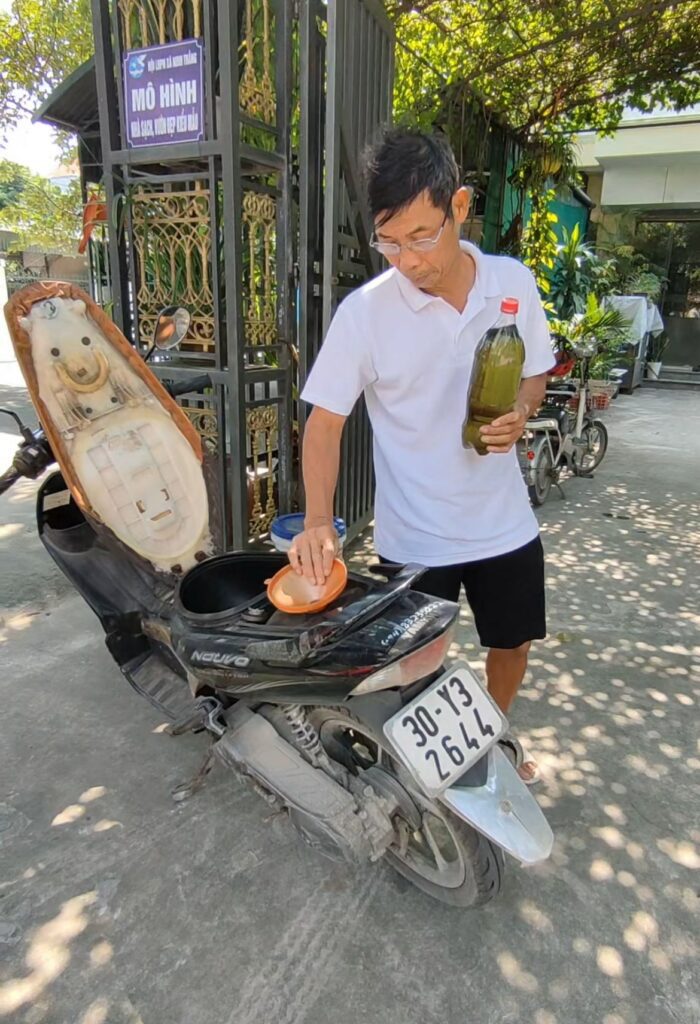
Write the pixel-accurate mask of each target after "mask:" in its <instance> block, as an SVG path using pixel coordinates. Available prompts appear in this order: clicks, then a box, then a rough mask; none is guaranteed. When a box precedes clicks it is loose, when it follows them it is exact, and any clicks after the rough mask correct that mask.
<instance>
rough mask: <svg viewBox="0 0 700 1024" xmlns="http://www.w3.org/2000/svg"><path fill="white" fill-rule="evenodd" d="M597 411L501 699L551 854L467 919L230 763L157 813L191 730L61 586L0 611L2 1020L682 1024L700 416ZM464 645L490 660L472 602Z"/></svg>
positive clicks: (699, 1007)
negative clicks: (541, 627)
mask: <svg viewBox="0 0 700 1024" xmlns="http://www.w3.org/2000/svg"><path fill="white" fill-rule="evenodd" d="M693 397H694V396H688V399H691V398H693ZM620 401H622V400H620ZM679 423H682V424H683V425H684V427H685V425H687V426H688V439H687V440H686V438H685V437H684V436H683V432H682V431H681V430H679ZM610 425H611V428H612V429H611V434H612V444H611V452H610V455H609V458H608V459H607V460H606V463H605V465H604V467H603V468H602V469H601V470H600V471H599V472H598V474H597V475H596V478H595V480H593V481H584V480H571V481H568V482H567V483H566V485H565V490H566V494H567V498H566V500H565V501H560V500H558V499H552V501H551V503H550V504H548V505H547V506H546V507H545V509H544V510H543V512H542V516H541V518H542V526H543V533H544V540H545V544H546V548H547V552H548V565H549V581H548V582H549V597H550V628H551V634H550V638H549V640H548V641H547V642H546V643H544V644H542V645H540V646H539V647H538V649H537V650H536V651H535V652H534V654H533V658H532V677H531V680H530V682H529V683H528V684H527V685H526V687H525V688H524V690H523V693H522V696H521V697H520V699H519V701H518V705H517V707H516V714H515V716H514V726H515V727H516V728H517V729H518V731H519V732H520V734H521V735H522V736H523V738H524V739H525V740H526V741H528V744H529V745H530V746H531V748H532V749H533V750H534V751H535V752H536V753H537V755H538V756H539V758H540V759H541V761H542V764H543V769H544V781H543V783H542V784H541V786H540V787H539V789H538V793H537V795H538V799H539V800H540V802H541V804H542V806H543V807H544V808H545V810H546V813H547V814H548V816H549V818H550V821H551V822H552V825H553V827H554V829H555V832H556V845H555V849H554V852H553V855H552V857H551V859H550V860H549V861H548V862H547V863H546V864H544V865H540V866H538V867H535V868H530V869H522V868H520V867H518V866H517V865H515V864H514V863H512V862H510V863H509V865H508V875H507V880H506V884H505V887H504V891H503V893H502V895H501V897H500V899H499V900H498V901H497V902H495V903H493V904H491V905H489V906H488V907H487V908H486V909H485V910H483V911H479V912H474V913H464V912H458V911H453V910H450V909H448V908H445V907H442V906H440V905H438V904H435V903H433V902H431V901H430V900H429V899H427V898H425V897H423V896H422V895H420V894H419V893H417V892H415V891H414V890H413V889H411V888H410V887H409V886H408V885H407V884H405V883H404V882H403V881H402V880H401V879H399V878H397V877H395V876H394V875H393V873H392V872H391V871H390V870H389V869H388V868H386V867H385V866H383V865H380V866H378V867H377V868H374V869H372V870H371V871H366V872H365V871H362V872H350V871H348V870H346V869H345V868H344V867H343V866H342V865H338V864H334V863H332V862H329V861H326V860H323V859H320V858H318V857H317V856H316V855H315V854H313V853H312V852H310V851H309V850H307V849H306V848H305V847H304V846H303V845H302V844H300V843H299V842H298V841H297V840H296V838H295V836H294V835H293V834H292V833H291V831H290V830H289V829H288V827H287V825H286V824H285V823H284V822H283V821H282V820H280V819H277V818H270V815H269V809H268V808H267V807H266V805H265V804H264V802H263V801H261V800H260V799H259V798H258V797H256V796H255V795H253V794H252V793H250V791H249V790H248V789H247V788H246V787H245V786H244V785H243V784H242V783H241V782H239V781H238V780H237V779H236V778H235V777H234V776H232V775H230V774H226V773H225V772H224V771H223V769H222V770H219V771H217V772H216V773H215V774H214V776H213V777H212V778H211V781H210V783H209V784H208V785H207V786H206V787H205V789H204V790H203V791H202V792H201V793H200V794H199V795H198V796H196V797H195V798H193V799H192V800H191V801H189V802H188V803H185V804H184V805H177V804H175V803H173V801H172V799H171V797H170V791H171V789H172V788H173V787H174V786H175V785H176V784H177V783H179V782H181V781H183V779H185V778H187V777H189V776H190V775H191V774H192V773H193V772H195V771H196V769H197V767H198V765H199V763H200V761H201V757H202V755H203V752H204V749H205V743H204V741H203V740H202V738H201V737H187V738H185V739H184V740H178V741H175V740H173V739H171V738H169V737H168V736H166V735H165V734H164V733H163V731H162V723H160V722H159V721H158V719H157V716H155V715H154V713H153V712H152V710H151V709H150V708H149V707H148V706H147V705H145V704H144V703H143V702H141V701H140V699H139V698H137V697H136V695H134V694H132V693H131V692H130V691H129V689H128V687H126V686H125V684H124V683H123V681H122V680H121V678H120V677H119V673H118V672H117V670H116V669H115V668H114V666H113V665H112V663H111V662H110V661H109V659H108V657H107V655H106V653H105V652H104V651H103V649H102V647H101V643H100V640H99V637H98V635H97V631H96V628H95V622H94V620H93V619H92V617H91V615H90V613H89V611H87V610H86V609H85V608H84V607H83V606H82V605H81V604H80V603H79V602H78V601H77V600H72V599H70V600H67V601H63V602H62V603H61V604H60V606H59V607H58V608H57V609H55V610H53V609H51V608H48V609H44V610H42V611H40V612H39V614H35V615H28V614H27V613H26V612H25V613H24V618H21V617H19V618H18V617H15V618H11V619H9V620H8V621H7V622H6V623H5V627H4V631H3V634H2V642H1V643H0V658H2V659H3V672H2V674H1V675H0V697H1V698H2V703H3V708H4V712H3V717H2V724H1V725H0V730H1V734H0V735H1V739H2V749H3V759H2V765H1V770H2V772H3V776H4V784H3V789H2V791H3V792H4V793H5V794H6V796H5V803H4V805H3V807H2V809H1V810H2V818H1V819H0V839H1V840H2V852H3V879H2V889H1V890H0V892H2V894H3V897H4V898H3V899H2V900H1V901H0V918H1V920H0V940H2V942H3V943H4V948H5V950H6V953H7V956H6V962H5V966H4V970H3V975H2V982H3V984H2V987H0V1012H2V1011H4V1012H6V1013H8V1014H9V1015H12V1016H14V1019H16V1020H18V1021H21V1022H22V1024H64V1022H65V1024H105V1022H107V1024H127V1022H128V1024H166V1022H167V1024H278V1022H281V1024H327V1021H328V1020H329V1019H332V1020H333V1022H334V1024H357V1021H362V1022H363V1024H418V1022H420V1024H472V1022H473V1024H477V1022H478V1024H695V1022H697V1020H698V1019H700V1002H699V1000H698V973H697V949H696V945H695V936H696V934H697V927H696V922H697V904H698V898H697V877H698V876H697V870H698V868H700V854H699V851H700V824H699V822H698V787H697V779H698V768H699V767H700V753H699V752H698V749H697V720H698V717H697V707H698V702H699V701H700V646H699V643H698V625H700V607H699V606H700V601H699V600H698V579H699V576H698V554H699V552H700V518H699V514H698V499H699V498H700V479H699V476H698V473H697V471H696V469H695V471H694V470H693V466H695V467H696V468H697V465H698V456H699V455H700V410H696V409H695V408H694V407H693V406H691V404H690V402H689V401H688V402H686V396H684V395H682V393H681V396H679V395H677V394H673V395H666V394H665V393H663V392H653V393H652V394H651V395H648V394H641V395H637V396H635V397H634V399H629V400H626V402H625V404H623V405H621V404H620V403H618V404H617V405H616V407H615V408H614V409H613V411H612V415H611V416H610ZM365 554H366V549H365V551H363V549H362V545H360V549H359V551H358V552H357V555H356V557H358V558H359V559H361V558H363V557H364V555H365ZM47 612H49V613H50V614H48V615H47ZM459 652H460V653H462V654H465V653H466V656H467V657H468V658H469V660H470V661H471V662H472V663H473V664H474V665H475V667H477V668H479V667H480V666H481V662H482V658H481V652H480V651H479V649H478V648H477V646H476V639H475V636H474V633H473V629H472V626H471V621H470V618H469V615H468V613H467V612H466V611H465V612H464V614H463V616H462V628H461V632H460V636H459Z"/></svg>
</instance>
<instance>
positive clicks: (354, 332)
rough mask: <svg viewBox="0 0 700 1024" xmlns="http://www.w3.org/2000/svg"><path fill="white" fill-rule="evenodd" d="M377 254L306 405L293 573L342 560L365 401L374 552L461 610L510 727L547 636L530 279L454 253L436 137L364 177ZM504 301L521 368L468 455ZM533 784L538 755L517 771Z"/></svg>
mask: <svg viewBox="0 0 700 1024" xmlns="http://www.w3.org/2000/svg"><path fill="white" fill-rule="evenodd" d="M367 184H368V196H369V206H370V212H371V214H372V217H373V218H374V227H375V232H374V236H373V239H372V245H373V246H374V248H375V249H377V250H379V252H381V253H382V254H383V255H384V256H385V257H386V259H387V260H388V262H389V263H390V264H391V269H390V270H388V271H387V272H386V273H384V274H382V275H381V276H379V277H377V278H375V279H374V280H372V281H370V282H368V283H367V284H366V285H364V286H363V287H362V288H359V289H358V290H357V291H355V292H353V293H352V294H351V295H349V296H348V298H346V299H345V301H344V302H343V303H342V304H341V305H340V306H339V308H338V310H337V312H336V315H335V317H334V319H333V322H332V323H331V325H330V329H329V331H328V335H327V337H326V340H325V342H324V344H323V346H322V349H321V351H320V353H319V356H318V358H317V361H316V363H315V365H314V367H313V369H312V371H311V373H310V375H309V378H308V381H307V383H306V387H305V389H304V391H303V394H302V398H303V400H304V401H306V402H309V403H310V404H312V405H313V406H314V409H313V411H312V413H311V415H310V417H309V420H308V423H307V427H306V432H305V435H304V448H303V473H304V485H305V489H306V514H305V529H304V532H303V533H302V534H300V535H299V536H298V537H297V539H296V540H295V542H294V544H293V546H292V549H291V551H290V553H289V557H290V561H291V563H292V566H293V567H294V568H295V569H296V571H297V572H299V573H302V572H303V573H305V574H306V575H307V576H309V577H310V578H312V579H315V580H316V581H317V582H323V580H324V579H325V577H326V576H327V575H328V573H329V571H330V566H331V563H332V560H333V557H334V554H335V543H336V537H335V533H334V530H333V498H334V493H335V488H336V483H337V478H338V466H339V460H340V441H341V435H342V432H343V425H344V423H345V420H346V418H347V416H348V415H349V414H350V412H351V411H352V408H353V406H354V404H355V402H356V401H357V399H358V398H359V396H360V395H361V394H362V393H364V395H365V399H366V402H367V409H368V412H369V416H370V419H371V421H372V427H373V432H374V465H375V474H376V481H377V494H376V502H375V545H376V549H377V553H378V555H379V557H380V558H381V559H383V560H385V561H391V562H398V563H407V562H418V563H420V564H422V565H426V566H428V567H429V568H428V571H427V572H426V574H425V576H424V577H423V578H422V579H421V581H420V583H419V587H420V590H421V591H423V592H425V593H427V594H430V595H433V596H435V597H441V598H444V599H446V600H450V601H458V600H459V597H460V592H461V588H462V586H464V588H465V591H466V595H467V600H468V601H469V604H470V606H471V609H472V612H473V614H474V619H475V624H476V628H477V631H478V633H479V638H480V640H481V643H482V645H483V646H485V647H487V648H489V650H488V655H487V659H486V673H487V681H488V688H489V692H490V693H491V695H492V697H493V699H494V700H495V701H496V703H497V704H498V705H499V707H501V708H502V710H503V711H504V712H507V711H508V709H509V708H510V705H511V703H512V701H513V698H514V697H515V694H516V691H517V689H518V687H519V686H520V683H521V682H522V679H523V677H524V675H525V670H526V668H527V657H528V651H529V648H530V643H531V641H532V640H536V639H541V638H543V637H544V636H545V634H546V627H545V601H544V558H543V553H542V545H541V542H540V539H539V531H538V527H537V522H536V520H535V517H534V515H533V513H532V510H531V508H530V504H529V501H528V497H527V491H526V488H525V485H524V483H523V480H522V477H521V474H520V471H519V467H518V461H517V455H516V452H515V449H514V445H515V443H516V441H517V440H518V439H519V438H520V437H521V436H522V434H523V430H524V428H525V423H526V422H527V420H528V418H529V417H530V416H531V415H532V414H533V413H534V412H535V410H536V409H537V408H538V406H539V405H540V403H541V402H542V399H543V397H544V390H545V379H546V373H547V371H548V370H549V369H550V368H551V367H552V366H553V364H554V357H553V354H552V348H551V344H550V340H549V332H548V329H547V321H546V318H545V315H544V311H543V309H542V305H541V303H540V300H539V296H538V292H537V287H536V285H535V280H534V278H533V276H532V274H531V273H530V271H529V270H528V269H527V268H526V267H524V266H523V265H522V264H521V263H518V262H517V261H516V260H514V259H510V258H508V257H504V256H487V255H485V254H483V253H481V252H480V251H479V250H478V249H477V248H476V246H474V245H470V244H468V243H466V242H460V226H461V225H462V224H463V223H464V221H465V219H466V217H467V213H468V210H469V193H468V190H467V189H466V188H460V186H459V173H458V169H457V164H456V162H455V159H454V156H453V154H452V151H451V150H450V148H449V146H448V144H447V143H446V141H444V140H443V139H442V138H440V137H437V136H431V135H426V134H423V133H420V132H414V131H406V130H401V129H396V130H392V131H390V132H388V133H387V134H386V135H385V137H384V139H383V140H382V141H381V142H380V143H379V144H378V146H377V147H376V148H375V149H374V151H373V153H372V155H371V157H370V159H369V161H368V168H367ZM505 297H514V298H517V299H518V301H519V312H518V315H517V324H518V328H519V330H520V334H521V335H522V338H523V341H524V343H525V351H526V356H525V364H524V368H523V375H522V381H521V385H520V392H519V394H518V399H517V402H516V404H515V407H514V409H513V411H512V412H509V413H508V414H506V415H505V416H502V417H500V418H499V419H497V420H496V421H495V422H494V423H492V424H491V425H490V426H489V427H485V428H483V429H482V438H483V439H484V441H485V442H486V444H487V446H488V451H489V453H490V454H488V455H486V456H480V455H478V454H477V453H476V452H474V451H473V450H465V449H464V448H463V446H462V440H461V426H462V421H463V419H464V416H465V412H466V404H467V391H468V387H469V379H470V376H471V372H472V366H473V361H474V351H475V349H476V346H477V344H478V342H479V339H480V338H481V337H482V335H483V334H484V332H485V331H486V330H488V328H490V327H491V326H492V325H493V324H494V322H495V321H496V319H497V318H498V316H499V312H500V303H501V300H502V299H503V298H505ZM518 770H519V773H520V775H521V777H522V778H523V779H524V781H526V782H532V781H535V778H536V764H535V763H534V761H532V759H530V758H529V756H528V757H527V758H526V759H525V760H524V761H522V759H521V763H520V764H519V766H518Z"/></svg>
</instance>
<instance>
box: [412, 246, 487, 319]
mask: <svg viewBox="0 0 700 1024" xmlns="http://www.w3.org/2000/svg"><path fill="white" fill-rule="evenodd" d="M459 245H460V248H461V249H462V251H463V252H467V253H469V255H470V256H471V257H472V259H473V260H474V263H475V264H476V277H475V279H474V286H473V288H472V290H471V292H470V293H469V302H468V303H467V308H469V306H470V305H471V306H472V307H475V306H482V305H483V302H482V301H481V300H482V299H483V298H489V297H490V296H493V295H500V293H501V289H500V288H499V285H498V281H497V280H496V275H495V274H494V273H493V271H492V270H491V268H490V267H489V265H488V262H487V260H485V259H484V256H483V253H482V252H481V250H480V249H478V248H477V247H476V246H475V245H473V244H472V242H460V243H459ZM395 274H396V281H397V283H398V286H399V291H400V292H401V294H402V295H403V297H404V299H405V300H406V302H407V303H408V305H409V306H410V307H411V309H412V310H413V311H414V312H416V313H417V312H418V311H419V310H421V309H423V307H424V306H427V305H428V303H430V302H437V301H438V296H437V295H429V294H428V292H424V291H421V289H420V288H417V287H416V286H415V285H414V284H413V283H412V282H411V281H409V280H408V278H407V277H404V275H403V274H402V273H401V272H400V271H399V270H395ZM475 300H476V301H475Z"/></svg>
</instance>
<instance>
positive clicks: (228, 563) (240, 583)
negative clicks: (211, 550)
mask: <svg viewBox="0 0 700 1024" xmlns="http://www.w3.org/2000/svg"><path fill="white" fill-rule="evenodd" d="M287 563H288V559H287V557H286V556H285V555H282V554H269V555H267V554H265V555H256V554H247V553H242V552H239V553H235V552H234V553H232V554H228V555H218V556H217V557H216V558H210V559H208V560H207V561H206V562H202V563H201V565H197V566H195V568H194V569H190V571H189V572H188V573H187V575H186V576H185V577H184V578H183V580H182V582H181V583H180V587H179V590H178V593H177V597H176V603H177V605H178V606H179V609H180V611H181V612H182V613H183V614H184V615H185V616H187V617H188V618H191V617H196V616H224V615H227V614H231V613H232V612H239V611H243V610H244V609H245V608H247V607H248V605H249V604H251V602H253V601H255V600H257V599H260V598H263V597H264V595H265V591H266V584H267V580H269V579H270V578H271V577H272V576H274V574H275V573H276V572H278V570H279V569H281V568H283V566H285V565H287Z"/></svg>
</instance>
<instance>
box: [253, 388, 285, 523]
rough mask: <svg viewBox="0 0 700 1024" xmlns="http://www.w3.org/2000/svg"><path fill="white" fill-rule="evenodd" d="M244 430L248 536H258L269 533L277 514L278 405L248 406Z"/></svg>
mask: <svg viewBox="0 0 700 1024" xmlns="http://www.w3.org/2000/svg"><path fill="white" fill-rule="evenodd" d="M246 432H247V434H248V451H249V458H250V464H249V469H248V514H249V518H250V524H249V528H250V536H251V537H260V536H261V535H262V534H264V533H267V532H268V530H269V529H270V525H271V523H272V520H273V519H274V518H275V516H276V515H277V495H276V489H277V464H278V460H277V457H276V455H277V447H278V410H277V406H276V405H261V406H255V407H254V408H252V409H248V411H247V413H246Z"/></svg>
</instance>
